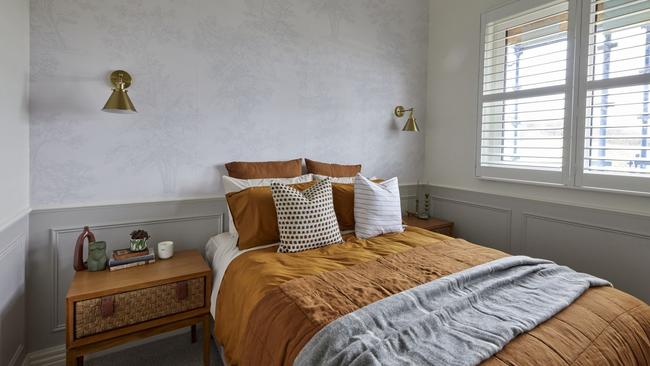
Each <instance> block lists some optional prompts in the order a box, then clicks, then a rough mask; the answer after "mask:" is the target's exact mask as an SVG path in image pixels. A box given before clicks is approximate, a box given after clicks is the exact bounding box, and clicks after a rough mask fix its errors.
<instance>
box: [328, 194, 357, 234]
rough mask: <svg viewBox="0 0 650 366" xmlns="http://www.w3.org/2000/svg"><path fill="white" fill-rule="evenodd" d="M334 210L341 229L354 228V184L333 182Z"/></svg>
mask: <svg viewBox="0 0 650 366" xmlns="http://www.w3.org/2000/svg"><path fill="white" fill-rule="evenodd" d="M332 196H333V197H334V212H335V213H336V220H337V221H338V222H339V228H340V229H341V230H354V184H343V183H332Z"/></svg>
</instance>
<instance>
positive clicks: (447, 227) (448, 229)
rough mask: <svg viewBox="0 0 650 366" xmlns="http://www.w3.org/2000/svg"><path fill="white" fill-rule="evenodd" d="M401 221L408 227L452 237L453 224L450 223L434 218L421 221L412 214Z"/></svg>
mask: <svg viewBox="0 0 650 366" xmlns="http://www.w3.org/2000/svg"><path fill="white" fill-rule="evenodd" d="M402 221H404V224H406V225H408V226H415V227H419V228H421V229H425V230H429V231H433V232H436V233H439V234H443V235H447V236H454V223H453V222H451V221H447V220H442V219H437V218H435V217H431V218H428V219H426V220H423V219H420V218H418V217H417V216H414V215H412V214H407V215H406V216H404V217H403V218H402Z"/></svg>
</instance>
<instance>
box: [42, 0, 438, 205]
mask: <svg viewBox="0 0 650 366" xmlns="http://www.w3.org/2000/svg"><path fill="white" fill-rule="evenodd" d="M427 48H428V1H427V0H406V1H405V0H347V1H346V0H217V1H215V0H188V1H178V0H111V1H105V0H104V1H102V0H56V1H52V0H31V101H30V103H31V136H30V139H31V161H32V164H31V181H32V182H31V186H32V187H31V192H32V193H31V195H32V206H33V207H47V206H58V205H78V204H94V203H105V202H132V201H136V202H137V201H148V200H157V199H166V198H186V197H203V196H213V195H219V194H222V193H223V192H222V191H223V189H222V186H221V175H222V174H223V164H224V163H225V162H227V161H231V160H276V159H290V158H296V157H308V158H312V159H316V160H323V161H333V162H341V163H357V162H360V163H362V164H363V165H364V168H363V171H364V173H366V174H367V175H374V176H383V177H389V176H395V175H397V176H399V177H400V180H401V181H403V182H415V181H416V180H417V179H419V178H420V174H421V171H422V168H423V160H424V134H412V133H402V132H401V131H400V129H401V127H402V125H403V124H404V122H405V121H404V120H395V119H394V118H393V117H392V109H393V108H394V106H395V105H397V104H406V105H415V107H416V108H417V117H419V119H420V121H422V122H421V125H422V126H421V127H424V126H423V124H424V121H425V114H426V110H425V103H426V91H427V85H426V79H427V78H426V72H427ZM117 68H123V69H125V70H127V71H129V72H130V73H131V74H132V75H133V77H134V84H133V85H132V87H131V88H130V91H129V95H130V96H131V99H132V100H133V102H134V104H135V106H136V108H137V109H138V111H139V113H138V114H135V115H115V114H109V113H103V112H101V111H100V109H101V107H102V106H103V105H104V103H105V102H106V99H107V98H108V96H109V94H110V85H109V84H108V83H107V81H106V78H107V75H108V73H109V72H110V71H111V70H114V69H117Z"/></svg>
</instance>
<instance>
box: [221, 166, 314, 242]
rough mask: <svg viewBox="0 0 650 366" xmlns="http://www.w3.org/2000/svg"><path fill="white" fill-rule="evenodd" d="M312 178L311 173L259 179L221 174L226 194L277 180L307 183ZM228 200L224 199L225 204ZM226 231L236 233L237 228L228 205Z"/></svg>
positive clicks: (280, 181) (288, 182) (265, 184)
mask: <svg viewBox="0 0 650 366" xmlns="http://www.w3.org/2000/svg"><path fill="white" fill-rule="evenodd" d="M312 180H313V175H312V174H305V175H301V176H299V177H295V178H261V179H239V178H233V177H229V176H227V175H224V176H223V188H224V190H225V191H226V194H228V193H231V192H239V191H243V190H244V189H246V188H250V187H269V186H271V183H273V182H277V183H282V184H297V183H307V182H311V181H312ZM227 204H228V201H226V205H227ZM228 232H229V233H231V234H233V235H237V229H236V228H235V223H234V221H233V220H232V215H231V214H230V207H228Z"/></svg>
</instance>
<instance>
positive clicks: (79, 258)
mask: <svg viewBox="0 0 650 366" xmlns="http://www.w3.org/2000/svg"><path fill="white" fill-rule="evenodd" d="M86 239H88V262H84V243H85V241H86ZM106 262H107V258H106V242H103V241H96V240H95V234H93V232H92V231H90V228H89V227H88V226H84V229H83V231H82V232H81V234H79V237H77V242H76V244H75V247H74V262H73V266H74V270H75V271H85V270H86V269H88V270H89V271H92V272H96V271H103V270H104V269H106Z"/></svg>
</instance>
